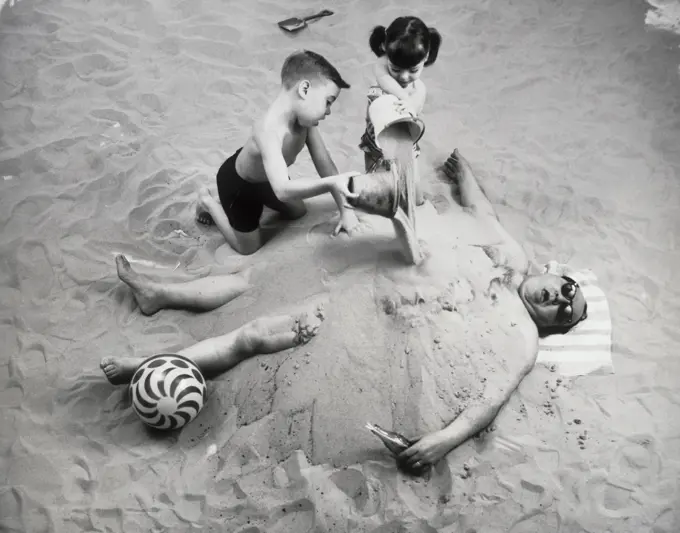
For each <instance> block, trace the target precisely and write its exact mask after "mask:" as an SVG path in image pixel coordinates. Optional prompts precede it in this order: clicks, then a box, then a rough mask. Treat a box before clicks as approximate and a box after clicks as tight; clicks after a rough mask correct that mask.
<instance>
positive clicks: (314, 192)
mask: <svg viewBox="0 0 680 533" xmlns="http://www.w3.org/2000/svg"><path fill="white" fill-rule="evenodd" d="M255 140H256V142H257V144H258V147H259V149H260V153H261V154H262V163H263V165H264V170H265V172H266V173H267V178H268V179H269V183H270V184H271V186H272V190H273V191H274V194H275V195H276V197H277V198H278V199H279V200H281V201H282V202H290V201H291V200H302V199H304V198H311V197H313V196H319V195H321V194H325V193H328V192H330V193H333V194H334V196H335V194H340V195H341V196H343V189H344V190H346V188H347V187H346V185H345V186H344V187H342V177H343V176H344V175H340V176H338V178H339V179H337V180H333V179H327V180H318V179H312V178H301V179H296V180H291V179H288V165H287V164H286V160H285V159H284V157H283V153H282V152H281V143H280V142H278V139H277V138H276V137H275V136H274V135H271V134H267V133H264V134H260V135H256V136H255ZM348 177H349V174H348V175H347V179H348ZM345 181H346V180H345Z"/></svg>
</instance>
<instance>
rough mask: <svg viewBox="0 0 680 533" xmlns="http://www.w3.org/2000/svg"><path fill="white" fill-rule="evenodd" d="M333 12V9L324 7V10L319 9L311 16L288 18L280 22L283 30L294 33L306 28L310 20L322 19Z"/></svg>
mask: <svg viewBox="0 0 680 533" xmlns="http://www.w3.org/2000/svg"><path fill="white" fill-rule="evenodd" d="M332 14H333V12H332V11H331V10H329V9H324V10H323V11H319V12H318V13H317V14H316V15H310V16H309V17H304V18H298V17H293V18H289V19H286V20H282V21H281V22H279V23H278V24H279V27H280V28H281V29H282V30H285V31H288V32H291V33H294V32H296V31H300V30H301V29H303V28H306V27H307V22H308V21H310V20H316V19H320V18H321V17H327V16H329V15H332Z"/></svg>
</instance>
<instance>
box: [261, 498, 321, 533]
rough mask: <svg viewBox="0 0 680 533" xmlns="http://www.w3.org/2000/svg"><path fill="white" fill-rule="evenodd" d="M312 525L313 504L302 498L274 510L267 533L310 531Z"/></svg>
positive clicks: (313, 516)
mask: <svg viewBox="0 0 680 533" xmlns="http://www.w3.org/2000/svg"><path fill="white" fill-rule="evenodd" d="M314 523H315V510H314V504H313V503H312V502H311V501H309V500H308V499H307V498H302V499H300V500H297V501H293V502H290V503H286V504H283V505H281V506H280V507H279V508H278V509H276V510H275V511H274V512H273V514H272V515H271V518H270V519H269V521H268V524H267V533H288V532H290V531H312V530H313V528H314ZM329 525H330V524H329Z"/></svg>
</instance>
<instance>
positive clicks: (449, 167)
mask: <svg viewBox="0 0 680 533" xmlns="http://www.w3.org/2000/svg"><path fill="white" fill-rule="evenodd" d="M444 173H445V174H446V175H447V176H448V177H449V178H451V179H453V180H455V181H456V182H457V183H458V187H459V188H460V200H461V203H462V205H463V207H467V208H468V209H470V210H471V211H472V212H473V213H474V214H475V215H481V216H492V217H494V218H496V219H497V218H498V216H497V214H496V210H495V209H494V208H493V205H491V202H490V201H489V199H488V198H487V196H486V194H485V193H484V191H483V190H482V188H481V187H480V185H479V183H478V182H477V179H476V178H475V175H474V174H473V173H472V167H470V163H468V162H467V159H465V158H464V157H463V156H462V155H460V152H459V151H458V148H456V149H455V150H454V151H453V153H452V154H451V155H450V156H449V158H448V159H447V160H446V163H444Z"/></svg>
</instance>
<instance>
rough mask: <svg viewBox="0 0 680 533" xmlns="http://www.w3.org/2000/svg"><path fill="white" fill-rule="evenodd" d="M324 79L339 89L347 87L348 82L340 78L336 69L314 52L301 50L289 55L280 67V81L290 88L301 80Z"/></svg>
mask: <svg viewBox="0 0 680 533" xmlns="http://www.w3.org/2000/svg"><path fill="white" fill-rule="evenodd" d="M313 78H316V79H326V80H329V81H332V82H333V83H335V85H337V86H338V87H339V88H340V89H349V83H347V82H346V81H345V80H343V79H342V76H340V73H339V72H338V71H337V69H336V68H335V67H334V66H333V65H331V64H330V63H329V62H328V60H327V59H326V58H325V57H323V56H322V55H320V54H317V53H316V52H311V51H310V50H301V51H299V52H294V53H292V54H291V55H289V56H288V57H287V58H286V60H285V61H284V62H283V67H282V68H281V83H282V84H283V86H284V87H285V88H286V89H292V88H293V87H294V86H295V84H296V83H298V82H299V81H301V80H311V79H313Z"/></svg>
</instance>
